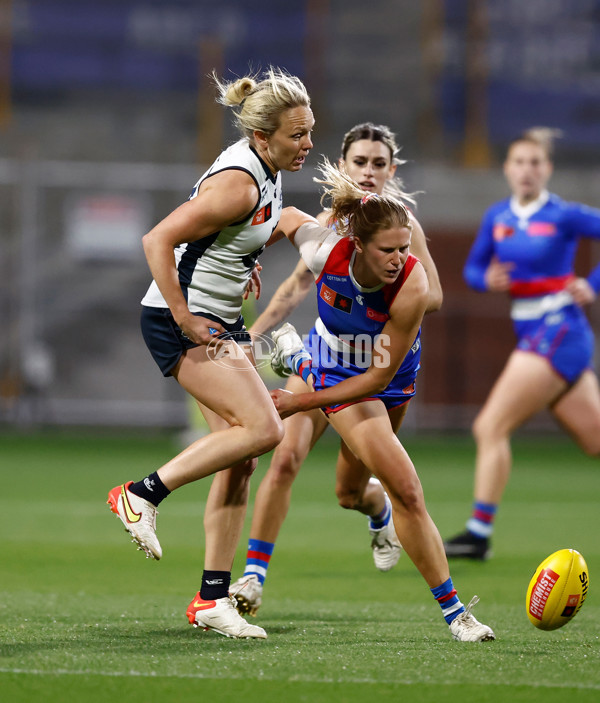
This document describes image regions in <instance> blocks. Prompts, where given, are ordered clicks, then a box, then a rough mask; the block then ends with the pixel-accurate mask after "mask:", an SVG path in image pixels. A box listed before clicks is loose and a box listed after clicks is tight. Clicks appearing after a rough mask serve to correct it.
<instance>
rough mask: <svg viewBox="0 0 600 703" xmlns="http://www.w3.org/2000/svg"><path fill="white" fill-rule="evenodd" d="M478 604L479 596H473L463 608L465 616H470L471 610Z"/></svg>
mask: <svg viewBox="0 0 600 703" xmlns="http://www.w3.org/2000/svg"><path fill="white" fill-rule="evenodd" d="M477 603H479V596H473V598H471V600H470V601H469V605H467V607H466V608H465V615H471V609H472V608H474V607H475V606H476V605H477Z"/></svg>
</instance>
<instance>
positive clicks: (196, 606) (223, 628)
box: [186, 592, 267, 640]
mask: <svg viewBox="0 0 600 703" xmlns="http://www.w3.org/2000/svg"><path fill="white" fill-rule="evenodd" d="M235 605H236V603H235V598H233V596H225V597H224V598H217V600H202V598H201V597H200V593H199V592H198V593H197V594H196V596H195V598H194V599H193V600H192V602H191V603H190V604H189V605H188V609H187V612H186V615H187V617H188V620H189V622H190V625H193V626H194V627H203V628H204V629H205V630H214V631H215V632H218V633H219V634H220V635H225V637H233V638H234V639H262V640H264V639H266V638H267V633H266V632H265V631H264V630H263V629H262V627H258V626H257V625H250V623H248V622H246V621H245V620H244V618H243V617H242V616H241V615H240V614H239V613H238V611H237V610H236V609H235Z"/></svg>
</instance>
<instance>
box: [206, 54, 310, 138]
mask: <svg viewBox="0 0 600 703" xmlns="http://www.w3.org/2000/svg"><path fill="white" fill-rule="evenodd" d="M213 79H214V81H215V83H216V86H217V89H218V92H219V94H218V97H217V102H218V103H220V104H221V105H225V106H227V107H237V109H234V110H233V113H234V115H235V121H236V124H237V127H238V129H239V131H240V133H241V134H242V136H244V137H247V138H248V139H250V140H252V137H253V133H254V131H259V132H264V133H265V134H266V135H271V134H273V133H274V132H275V131H276V130H277V128H278V127H279V124H280V116H281V113H282V112H283V111H284V110H288V109H289V108H293V107H310V97H309V95H308V92H307V91H306V88H305V86H304V84H303V83H302V81H301V80H300V79H299V78H296V76H291V75H290V74H289V73H287V72H286V71H284V70H283V69H281V68H275V67H273V66H270V67H269V69H268V70H267V71H265V72H264V73H263V74H262V76H261V75H259V74H254V75H250V76H244V77H243V78H238V79H237V80H235V81H230V82H226V81H221V80H220V79H219V78H217V76H216V75H215V74H214V73H213Z"/></svg>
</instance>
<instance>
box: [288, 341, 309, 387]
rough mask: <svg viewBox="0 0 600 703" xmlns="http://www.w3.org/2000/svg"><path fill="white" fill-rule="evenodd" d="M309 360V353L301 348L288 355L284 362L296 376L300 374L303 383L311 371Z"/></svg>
mask: <svg viewBox="0 0 600 703" xmlns="http://www.w3.org/2000/svg"><path fill="white" fill-rule="evenodd" d="M311 361H312V357H311V355H310V354H309V353H308V352H307V351H306V349H301V350H300V351H299V352H296V353H295V354H294V356H288V358H287V359H286V364H287V365H288V366H289V367H290V369H292V371H293V372H294V373H295V374H296V375H297V376H300V377H301V378H302V380H303V381H304V382H305V383H308V377H309V376H310V374H311V373H312V371H311Z"/></svg>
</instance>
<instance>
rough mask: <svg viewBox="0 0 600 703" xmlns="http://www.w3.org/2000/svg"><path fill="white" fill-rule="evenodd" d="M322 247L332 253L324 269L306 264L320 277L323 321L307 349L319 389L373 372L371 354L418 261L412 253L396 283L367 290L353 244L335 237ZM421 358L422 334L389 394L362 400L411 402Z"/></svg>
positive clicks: (393, 403)
mask: <svg viewBox="0 0 600 703" xmlns="http://www.w3.org/2000/svg"><path fill="white" fill-rule="evenodd" d="M323 248H324V249H325V250H328V252H329V253H328V255H327V258H326V260H325V261H324V264H323V265H322V268H321V266H319V269H321V270H320V271H318V270H315V266H314V262H310V263H309V262H308V261H307V262H306V263H307V264H308V265H309V267H310V268H311V270H313V273H315V275H317V278H316V285H317V303H318V310H319V318H318V319H317V322H316V324H315V328H314V330H313V331H312V332H311V334H310V335H309V338H308V340H307V344H306V346H307V349H308V350H309V352H311V356H312V357H313V362H312V371H313V376H314V377H315V390H321V389H323V388H328V387H331V386H333V385H335V384H337V383H340V382H341V381H343V380H344V379H345V378H348V377H350V376H355V375H357V374H360V373H364V371H365V370H366V369H367V368H368V367H369V365H370V363H371V351H372V350H373V349H375V348H376V347H377V343H378V342H377V340H378V337H379V335H380V333H381V331H382V330H383V328H384V326H385V324H386V322H387V321H388V319H389V317H390V307H391V306H392V303H393V302H394V300H395V298H396V296H397V295H398V293H399V291H400V289H401V288H402V286H403V285H404V282H405V281H406V280H407V278H408V277H409V276H410V273H411V271H412V270H413V268H414V266H415V264H416V263H417V262H418V259H417V258H416V257H414V256H413V255H412V254H409V256H408V258H407V260H406V263H405V265H404V267H403V269H402V272H401V273H400V275H399V276H398V278H397V279H396V280H395V281H394V282H393V283H390V284H383V283H382V284H380V285H378V286H376V287H375V288H364V287H363V286H361V285H360V284H359V283H358V282H357V281H356V279H355V278H354V276H353V273H352V265H353V262H354V258H355V256H356V251H355V248H354V242H353V241H352V239H350V238H348V237H340V236H339V235H336V234H335V233H333V232H332V233H331V235H330V236H329V237H328V241H327V242H326V243H324V244H323ZM321 253H323V252H321ZM311 264H312V265H311ZM420 358H421V330H419V332H418V333H417V336H416V337H415V340H414V343H413V345H412V347H411V350H410V351H409V353H408V354H407V356H406V358H405V359H404V361H403V362H402V364H401V366H400V368H399V369H398V371H397V372H396V375H395V376H394V379H393V380H392V382H391V383H390V384H389V386H388V387H387V388H386V389H385V391H383V393H381V394H378V395H377V396H374V397H373V398H365V399H363V400H376V399H380V400H382V401H383V402H384V404H385V405H386V407H388V408H393V407H397V406H399V405H403V404H404V403H406V402H407V401H408V400H410V398H411V397H412V396H413V395H414V394H415V379H416V376H417V371H418V369H419V366H420V363H419V362H420ZM355 402H361V401H353V402H351V403H345V404H342V405H336V406H332V407H330V408H325V412H326V413H329V412H335V411H337V410H341V409H342V408H344V407H347V406H348V405H353V404H354V403H355Z"/></svg>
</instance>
